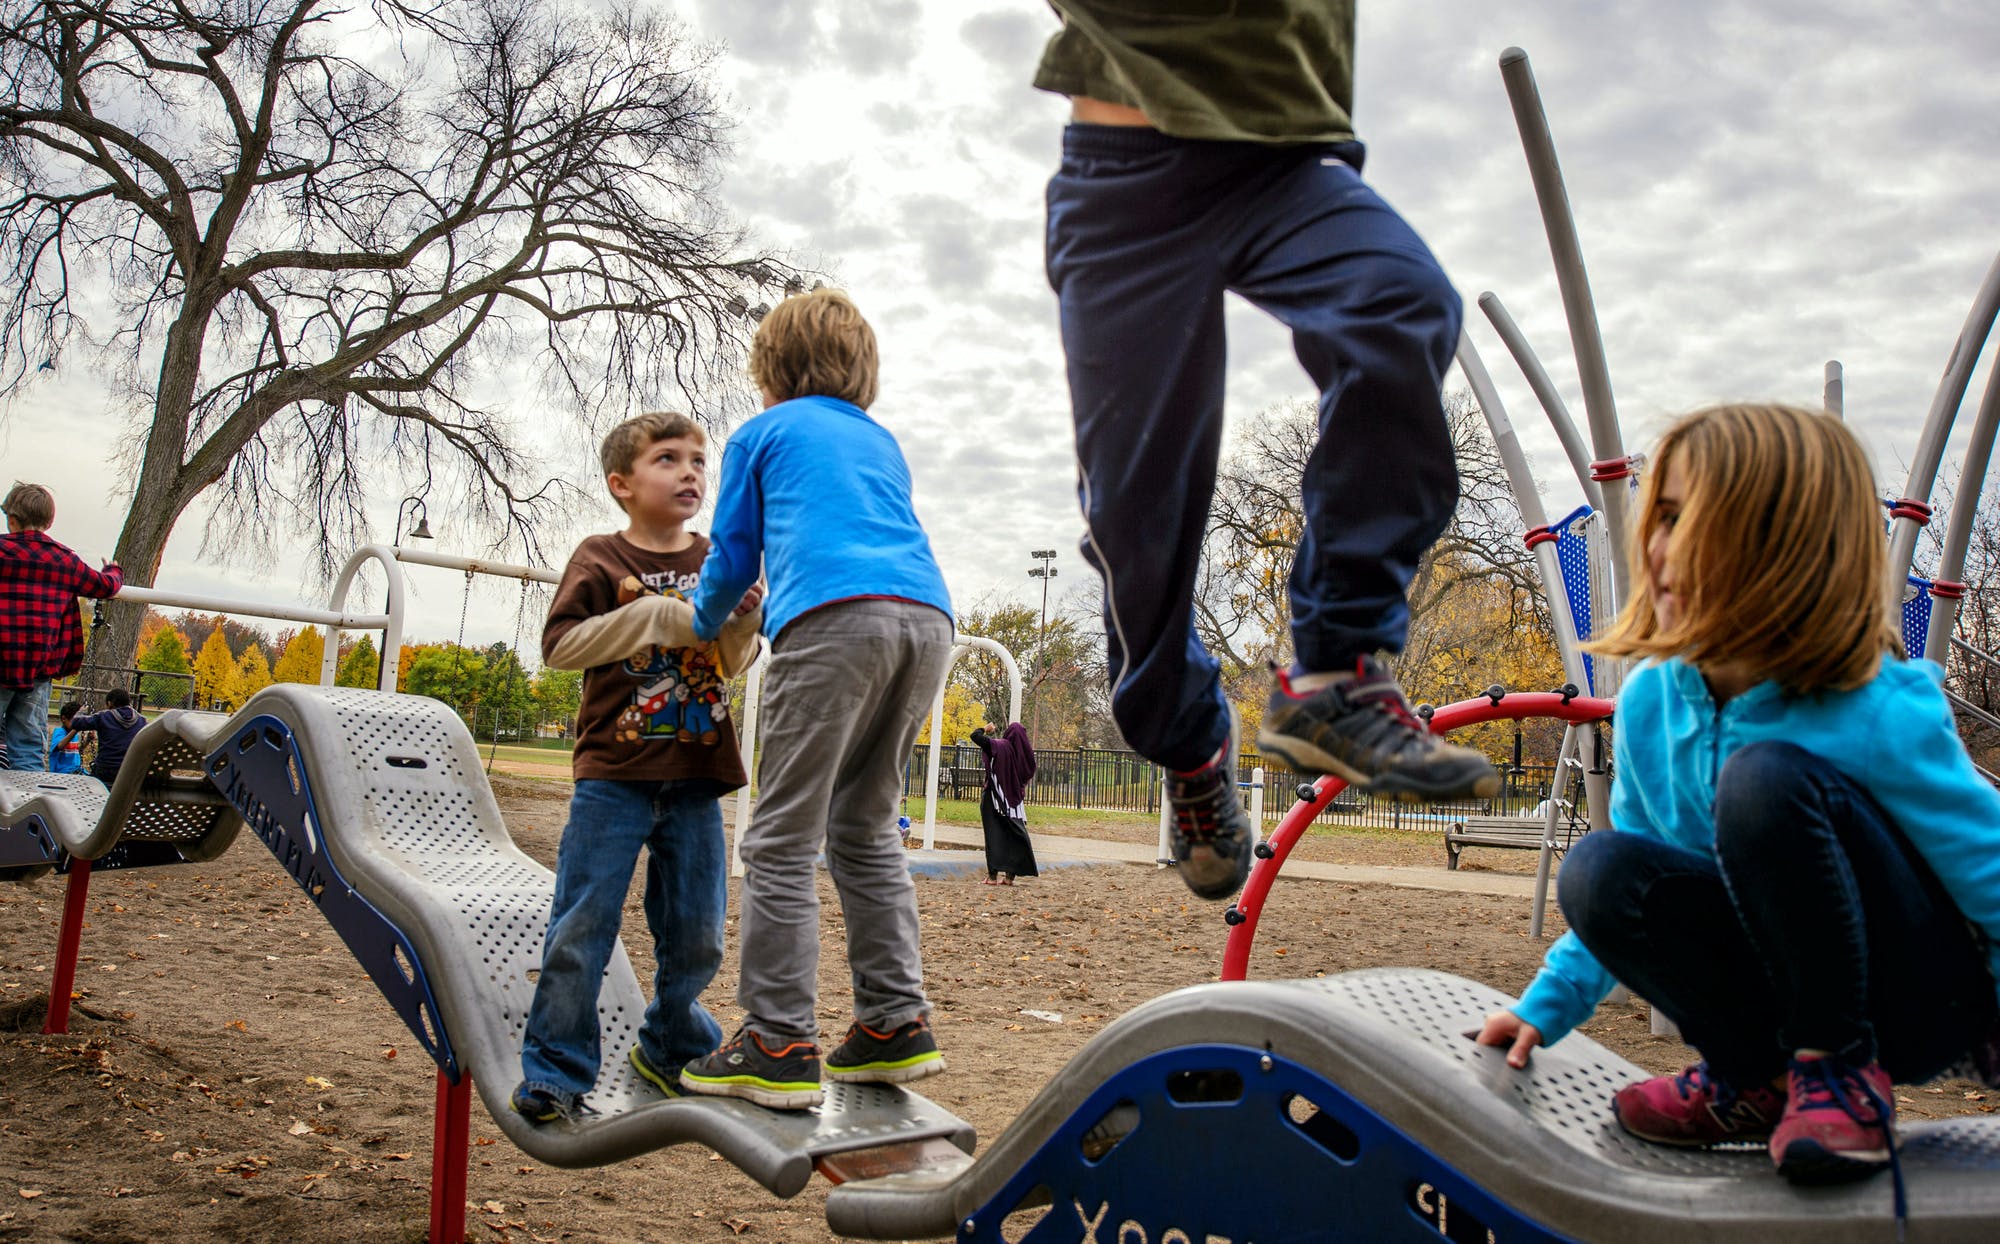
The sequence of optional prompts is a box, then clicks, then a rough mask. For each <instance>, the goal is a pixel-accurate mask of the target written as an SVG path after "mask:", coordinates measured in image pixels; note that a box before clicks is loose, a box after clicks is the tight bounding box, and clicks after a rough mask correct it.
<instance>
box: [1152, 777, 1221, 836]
mask: <svg viewBox="0 0 2000 1244" xmlns="http://www.w3.org/2000/svg"><path fill="white" fill-rule="evenodd" d="M1227 780H1228V779H1227V778H1226V777H1225V776H1223V774H1222V772H1221V771H1220V770H1217V771H1215V772H1213V773H1204V774H1201V775H1199V776H1197V777H1194V778H1181V777H1175V778H1173V779H1172V787H1173V789H1171V790H1169V791H1168V792H1167V795H1168V802H1169V803H1171V804H1172V805H1173V809H1174V826H1175V828H1177V829H1179V830H1180V833H1181V837H1183V838H1185V839H1187V840H1188V841H1189V842H1192V843H1204V844H1205V843H1211V842H1214V841H1215V835H1216V831H1217V830H1218V829H1220V828H1221V827H1222V818H1221V816H1220V815H1219V813H1220V811H1221V807H1222V795H1223V794H1224V792H1225V791H1226V789H1227V787H1226V786H1225V785H1224V783H1225V782H1226V781H1227ZM1202 782H1213V783H1214V785H1213V786H1212V787H1211V788H1210V789H1209V790H1208V792H1207V793H1206V794H1189V793H1187V791H1188V788H1189V787H1192V786H1196V785H1198V784H1200V783H1202Z"/></svg>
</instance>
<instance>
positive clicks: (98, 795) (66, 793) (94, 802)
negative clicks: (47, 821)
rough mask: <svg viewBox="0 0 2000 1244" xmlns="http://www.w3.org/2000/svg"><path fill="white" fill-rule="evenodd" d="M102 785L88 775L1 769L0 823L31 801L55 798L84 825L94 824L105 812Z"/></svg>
mask: <svg viewBox="0 0 2000 1244" xmlns="http://www.w3.org/2000/svg"><path fill="white" fill-rule="evenodd" d="M105 794H106V792H105V789H104V783H102V782H100V781H98V780H97V779H96V778H94V777H91V776H90V775H89V774H87V773H24V772H20V771H17V770H13V769H7V770H0V822H5V820H6V818H7V816H8V814H9V813H11V812H13V811H14V810H15V809H17V808H21V807H23V806H24V805H25V804H27V803H28V802H29V801H30V800H33V799H37V798H41V797H44V796H48V795H54V796H57V797H59V798H61V799H65V800H67V801H69V804H70V806H71V807H73V808H75V809H76V814H77V818H78V819H79V820H81V821H82V822H83V823H84V824H86V825H94V824H96V823H97V817H98V814H99V813H101V812H103V811H104V799H105Z"/></svg>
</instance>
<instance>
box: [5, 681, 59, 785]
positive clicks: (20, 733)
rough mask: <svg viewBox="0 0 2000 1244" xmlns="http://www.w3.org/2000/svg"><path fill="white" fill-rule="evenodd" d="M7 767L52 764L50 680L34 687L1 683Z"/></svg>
mask: <svg viewBox="0 0 2000 1244" xmlns="http://www.w3.org/2000/svg"><path fill="white" fill-rule="evenodd" d="M0 718H4V721H5V732H6V733H5V737H6V741H7V763H6V765H5V766H4V767H5V768H8V769H46V768H48V767H49V680H48V679H46V678H44V679H43V680H42V681H40V682H38V683H36V684H35V685H34V686H32V687H0Z"/></svg>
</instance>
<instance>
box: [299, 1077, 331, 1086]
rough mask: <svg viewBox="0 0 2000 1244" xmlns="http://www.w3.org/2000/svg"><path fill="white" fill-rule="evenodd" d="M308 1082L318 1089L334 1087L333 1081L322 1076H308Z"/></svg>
mask: <svg viewBox="0 0 2000 1244" xmlns="http://www.w3.org/2000/svg"><path fill="white" fill-rule="evenodd" d="M306 1083H307V1084H310V1085H311V1086H312V1087H314V1088H316V1089H330V1088H332V1087H333V1081H331V1080H328V1079H326V1078H324V1077H322V1076H307V1077H306Z"/></svg>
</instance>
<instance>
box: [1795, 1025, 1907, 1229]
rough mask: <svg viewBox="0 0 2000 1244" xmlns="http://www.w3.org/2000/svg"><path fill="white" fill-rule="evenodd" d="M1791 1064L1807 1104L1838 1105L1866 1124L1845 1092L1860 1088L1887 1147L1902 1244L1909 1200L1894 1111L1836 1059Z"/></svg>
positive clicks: (1857, 1073)
mask: <svg viewBox="0 0 2000 1244" xmlns="http://www.w3.org/2000/svg"><path fill="white" fill-rule="evenodd" d="M1792 1066H1793V1068H1794V1069H1796V1070H1797V1071H1798V1072H1799V1076H1800V1079H1801V1080H1802V1081H1803V1083H1802V1085H1801V1091H1802V1094H1803V1096H1804V1098H1805V1104H1806V1105H1807V1106H1826V1105H1835V1106H1838V1107H1840V1109H1841V1110H1842V1111H1844V1112H1846V1114H1847V1117H1848V1118H1850V1119H1853V1120H1854V1121H1855V1122H1856V1123H1859V1124H1861V1125H1862V1126H1863V1127H1866V1126H1868V1121H1867V1120H1866V1119H1864V1118H1862V1116H1861V1109H1860V1107H1859V1106H1858V1105H1856V1104H1855V1101H1854V1098H1853V1097H1852V1096H1851V1095H1849V1093H1848V1088H1849V1086H1852V1087H1854V1088H1858V1089H1860V1090H1861V1094H1862V1096H1863V1097H1865V1098H1866V1099H1867V1103H1868V1105H1869V1106H1870V1107H1872V1108H1873V1109H1874V1111H1875V1122H1876V1124H1877V1125H1878V1126H1880V1127H1881V1129H1882V1140H1883V1143H1884V1144H1886V1145H1887V1146H1888V1147H1889V1184H1890V1189H1891V1192H1892V1194H1893V1196H1894V1199H1895V1207H1896V1244H1903V1227H1904V1224H1905V1222H1907V1221H1908V1219H1909V1216H1910V1203H1909V1197H1908V1195H1907V1193H1906V1192H1905V1190H1904V1188H1903V1159H1902V1157H1901V1155H1899V1154H1898V1153H1897V1152H1896V1137H1895V1135H1894V1133H1893V1132H1892V1131H1891V1129H1890V1124H1889V1120H1890V1119H1891V1118H1892V1117H1894V1115H1895V1110H1894V1109H1893V1108H1892V1107H1891V1106H1890V1105H1889V1103H1888V1102H1887V1101H1885V1100H1884V1099H1883V1097H1882V1095H1881V1094H1880V1093H1878V1092H1876V1091H1875V1086H1874V1085H1872V1084H1870V1083H1868V1079H1867V1077H1865V1076H1863V1075H1861V1074H1860V1073H1859V1072H1855V1071H1849V1070H1848V1069H1847V1065H1846V1064H1845V1063H1842V1062H1841V1061H1840V1060H1838V1059H1835V1058H1812V1059H1796V1060H1794V1061H1793V1063H1792Z"/></svg>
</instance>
